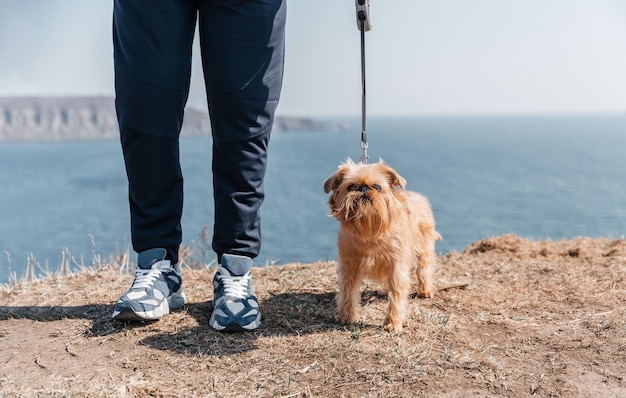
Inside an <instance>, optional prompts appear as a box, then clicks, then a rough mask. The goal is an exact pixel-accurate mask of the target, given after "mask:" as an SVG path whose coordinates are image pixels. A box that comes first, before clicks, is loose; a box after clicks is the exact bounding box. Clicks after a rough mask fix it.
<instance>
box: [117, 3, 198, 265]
mask: <svg viewBox="0 0 626 398" xmlns="http://www.w3.org/2000/svg"><path fill="white" fill-rule="evenodd" d="M196 15H197V5H196V3H195V1H194V0H175V1H171V0H170V1H168V0H150V1H149V2H143V1H136V0H115V2H114V8H113V42H114V65H115V91H116V100H115V105H116V110H117V116H118V122H119V128H120V140H121V144H122V151H123V154H124V160H125V165H126V172H127V176H128V184H129V201H130V217H131V236H132V243H133V249H134V250H135V251H136V252H142V251H144V250H148V249H152V248H157V247H161V248H164V249H166V251H167V258H168V259H170V260H171V261H172V262H174V263H176V262H177V261H178V249H179V246H180V243H181V241H182V231H181V224H180V219H181V216H182V206H183V177H182V172H181V169H180V161H179V146H178V137H179V134H180V129H181V126H182V121H183V111H184V107H185V103H186V101H187V96H188V92H189V80H190V75H191V48H192V42H193V36H194V31H195V23H196Z"/></svg>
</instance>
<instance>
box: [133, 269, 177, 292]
mask: <svg viewBox="0 0 626 398" xmlns="http://www.w3.org/2000/svg"><path fill="white" fill-rule="evenodd" d="M169 268H170V267H169V263H168V264H162V265H161V267H160V268H156V269H155V268H149V269H142V268H137V269H135V281H134V282H133V289H145V288H148V287H152V282H154V280H155V279H156V278H158V277H159V276H160V275H161V272H162V271H163V270H164V269H169Z"/></svg>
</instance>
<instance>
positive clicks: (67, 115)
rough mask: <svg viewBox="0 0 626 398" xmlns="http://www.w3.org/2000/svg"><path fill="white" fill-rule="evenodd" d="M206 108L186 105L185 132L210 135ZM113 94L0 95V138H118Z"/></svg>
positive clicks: (296, 124)
mask: <svg viewBox="0 0 626 398" xmlns="http://www.w3.org/2000/svg"><path fill="white" fill-rule="evenodd" d="M329 128H330V125H329V124H328V123H323V122H319V121H315V120H311V119H306V118H287V117H277V118H276V119H275V123H274V131H325V130H328V129H329ZM210 131H211V127H210V121H209V117H208V114H207V112H203V111H199V110H197V109H194V108H190V107H187V109H186V110H185V119H184V123H183V131H182V133H181V134H182V135H187V136H191V135H208V134H210ZM118 134H119V132H118V126H117V117H116V114H115V105H114V99H113V98H112V97H6V98H0V142H11V141H29V140H30V141H64V140H95V139H117V137H118Z"/></svg>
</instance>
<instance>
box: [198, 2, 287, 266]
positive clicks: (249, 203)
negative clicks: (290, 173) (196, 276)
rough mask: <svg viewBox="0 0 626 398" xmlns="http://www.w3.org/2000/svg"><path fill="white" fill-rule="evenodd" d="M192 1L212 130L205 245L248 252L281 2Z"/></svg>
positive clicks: (256, 232)
mask: <svg viewBox="0 0 626 398" xmlns="http://www.w3.org/2000/svg"><path fill="white" fill-rule="evenodd" d="M201 4H202V5H201V6H200V43H201V49H202V60H203V67H204V76H205V83H206V90H207V99H208V104H209V112H210V115H211V126H212V134H213V185H214V195H215V225H214V235H213V249H214V250H215V252H216V253H217V254H218V257H221V255H222V254H224V253H229V254H237V255H244V256H247V257H250V258H254V257H256V256H257V255H258V254H259V250H260V241H261V237H260V221H259V220H260V217H259V209H260V206H261V203H262V202H263V198H264V190H263V178H264V175H265V169H266V164H267V162H266V159H267V145H268V142H269V136H270V131H271V128H272V123H273V120H274V112H275V111H276V106H277V105H278V99H279V95H280V89H281V84H282V76H283V60H284V28H285V11H286V10H285V6H286V4H285V2H284V1H283V0H262V1H249V2H238V3H236V4H235V3H233V2H232V1H229V0H209V1H205V2H201Z"/></svg>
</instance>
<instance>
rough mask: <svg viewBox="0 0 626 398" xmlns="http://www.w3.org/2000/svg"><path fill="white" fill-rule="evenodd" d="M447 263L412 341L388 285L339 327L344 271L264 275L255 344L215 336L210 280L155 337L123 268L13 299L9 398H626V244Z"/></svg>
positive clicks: (522, 248) (2, 333)
mask: <svg viewBox="0 0 626 398" xmlns="http://www.w3.org/2000/svg"><path fill="white" fill-rule="evenodd" d="M121 262H122V263H124V261H121ZM439 262H440V264H439V267H438V272H437V280H438V283H437V284H438V287H439V289H440V291H439V292H438V295H437V296H436V297H435V298H433V299H424V298H419V297H413V298H412V299H411V300H410V309H409V316H408V320H407V322H406V325H405V329H404V331H403V332H402V333H401V334H389V333H387V332H385V331H384V330H383V328H382V321H383V318H384V310H385V305H386V298H385V297H380V296H378V295H377V294H376V290H377V288H378V286H376V285H373V284H369V285H365V286H364V287H363V295H362V304H363V308H362V312H361V318H360V321H359V323H357V324H353V325H346V324H338V323H336V322H335V321H334V311H335V302H334V298H335V293H336V277H335V263H333V262H323V263H315V264H291V265H285V266H271V267H265V268H255V269H254V271H253V273H254V280H255V286H256V290H257V293H258V295H259V299H260V301H261V309H262V312H263V315H264V319H263V326H262V328H261V329H260V330H258V331H255V332H252V333H245V334H220V333H217V332H215V331H213V330H212V329H211V328H210V327H209V326H208V318H209V315H210V310H211V301H212V297H213V293H212V289H211V278H212V274H213V269H208V268H207V267H204V269H202V267H201V269H198V267H195V268H191V267H187V268H185V269H184V270H183V276H184V284H185V289H186V290H185V291H186V295H187V298H188V300H189V304H188V305H187V306H185V308H184V309H183V310H181V311H178V312H176V313H173V314H171V315H169V316H167V317H166V318H164V319H162V320H161V321H158V322H153V323H146V324H126V323H118V322H114V321H112V320H111V319H110V313H111V309H112V305H113V303H114V302H115V300H116V299H117V297H118V296H119V295H120V294H121V293H122V292H123V291H125V290H126V289H127V288H128V286H129V285H130V283H131V281H132V276H131V275H130V274H129V273H128V266H127V265H125V264H120V263H119V262H117V261H111V263H110V264H107V265H105V266H101V267H98V268H97V269H92V270H84V271H82V272H80V273H77V274H73V275H57V276H51V277H49V278H47V279H45V280H39V281H35V282H31V283H20V284H14V285H12V286H7V287H5V288H3V290H2V291H1V292H0V391H1V392H0V396H7V397H13V396H77V397H83V396H85V397H100V396H121V397H124V396H137V397H147V396H166V397H169V396H189V397H193V396H198V397H204V396H207V397H237V396H241V397H253V396H259V397H427V396H428V397H450V398H460V397H626V381H625V380H624V377H625V376H626V280H625V278H626V240H624V239H617V240H614V239H590V238H579V239H574V240H567V241H559V242H552V241H541V242H535V241H529V240H525V239H521V238H519V237H517V236H514V235H504V236H500V237H495V238H490V239H486V240H483V241H480V242H476V243H474V244H472V245H470V246H469V247H467V248H466V250H465V251H464V252H462V253H456V252H453V253H450V254H447V255H443V256H440V258H439Z"/></svg>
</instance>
